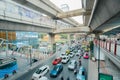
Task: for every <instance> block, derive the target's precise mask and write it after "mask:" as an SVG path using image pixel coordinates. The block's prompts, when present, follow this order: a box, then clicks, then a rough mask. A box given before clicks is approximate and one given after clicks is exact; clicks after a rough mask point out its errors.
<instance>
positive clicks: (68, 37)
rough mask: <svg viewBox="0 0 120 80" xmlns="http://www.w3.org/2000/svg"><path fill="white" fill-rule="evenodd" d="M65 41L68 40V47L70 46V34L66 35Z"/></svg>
mask: <svg viewBox="0 0 120 80" xmlns="http://www.w3.org/2000/svg"><path fill="white" fill-rule="evenodd" d="M67 39H68V44H69V46H70V45H71V39H70V34H68V36H67Z"/></svg>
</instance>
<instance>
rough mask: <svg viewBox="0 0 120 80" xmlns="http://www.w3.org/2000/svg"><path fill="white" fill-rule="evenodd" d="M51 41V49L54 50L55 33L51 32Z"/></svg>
mask: <svg viewBox="0 0 120 80" xmlns="http://www.w3.org/2000/svg"><path fill="white" fill-rule="evenodd" d="M49 43H50V45H51V49H52V51H53V44H54V43H55V34H52V33H49Z"/></svg>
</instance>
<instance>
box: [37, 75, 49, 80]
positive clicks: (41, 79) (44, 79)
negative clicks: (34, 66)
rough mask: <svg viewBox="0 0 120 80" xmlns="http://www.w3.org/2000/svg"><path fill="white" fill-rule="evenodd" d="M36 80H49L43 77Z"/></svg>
mask: <svg viewBox="0 0 120 80" xmlns="http://www.w3.org/2000/svg"><path fill="white" fill-rule="evenodd" d="M38 80H49V79H48V78H47V77H45V76H42V77H41V78H40V79H38Z"/></svg>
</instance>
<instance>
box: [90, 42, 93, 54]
mask: <svg viewBox="0 0 120 80" xmlns="http://www.w3.org/2000/svg"><path fill="white" fill-rule="evenodd" d="M93 47H94V44H93V41H90V51H91V53H93V50H94V49H93Z"/></svg>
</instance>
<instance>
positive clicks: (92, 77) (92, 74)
mask: <svg viewBox="0 0 120 80" xmlns="http://www.w3.org/2000/svg"><path fill="white" fill-rule="evenodd" d="M87 80H98V67H97V61H96V62H93V61H91V60H90V59H89V61H88V79H87Z"/></svg>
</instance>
